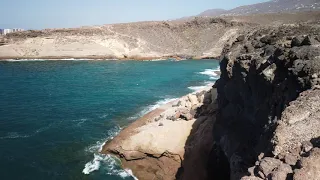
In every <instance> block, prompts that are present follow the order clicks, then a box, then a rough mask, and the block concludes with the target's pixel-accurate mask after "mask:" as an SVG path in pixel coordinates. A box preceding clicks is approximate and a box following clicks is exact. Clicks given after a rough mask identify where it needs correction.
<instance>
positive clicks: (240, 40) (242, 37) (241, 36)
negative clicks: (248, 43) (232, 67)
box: [236, 35, 245, 42]
mask: <svg viewBox="0 0 320 180" xmlns="http://www.w3.org/2000/svg"><path fill="white" fill-rule="evenodd" d="M244 39H245V36H244V35H240V36H239V37H237V40H236V42H242V41H244Z"/></svg>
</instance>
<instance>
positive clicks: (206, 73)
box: [199, 69, 218, 77]
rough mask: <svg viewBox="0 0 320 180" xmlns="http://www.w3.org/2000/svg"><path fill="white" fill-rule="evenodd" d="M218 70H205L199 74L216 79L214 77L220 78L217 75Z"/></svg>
mask: <svg viewBox="0 0 320 180" xmlns="http://www.w3.org/2000/svg"><path fill="white" fill-rule="evenodd" d="M216 72H217V70H216V69H205V70H204V71H202V72H199V74H203V75H207V76H210V77H214V76H218V74H217V73H216Z"/></svg>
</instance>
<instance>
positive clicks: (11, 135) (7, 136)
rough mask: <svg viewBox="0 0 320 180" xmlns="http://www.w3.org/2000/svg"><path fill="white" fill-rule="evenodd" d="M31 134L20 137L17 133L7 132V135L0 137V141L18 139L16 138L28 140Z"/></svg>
mask: <svg viewBox="0 0 320 180" xmlns="http://www.w3.org/2000/svg"><path fill="white" fill-rule="evenodd" d="M32 135H33V134H31V135H22V134H19V133H18V132H9V133H7V135H6V136H3V137H0V139H18V138H28V137H30V136H32Z"/></svg>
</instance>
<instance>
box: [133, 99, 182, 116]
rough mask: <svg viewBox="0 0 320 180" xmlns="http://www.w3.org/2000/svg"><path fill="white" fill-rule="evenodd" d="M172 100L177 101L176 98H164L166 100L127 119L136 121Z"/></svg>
mask: <svg viewBox="0 0 320 180" xmlns="http://www.w3.org/2000/svg"><path fill="white" fill-rule="evenodd" d="M174 100H177V98H166V99H163V100H160V101H157V102H156V103H154V104H152V105H149V106H147V107H145V108H144V109H143V110H142V111H140V112H139V113H137V114H135V115H134V116H131V117H129V118H128V119H129V120H135V119H138V118H140V117H142V116H143V115H145V114H147V113H149V112H151V111H153V110H155V109H157V108H159V107H161V106H162V105H165V104H167V103H169V102H172V101H174Z"/></svg>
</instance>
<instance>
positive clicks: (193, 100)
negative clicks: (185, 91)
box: [188, 94, 199, 105]
mask: <svg viewBox="0 0 320 180" xmlns="http://www.w3.org/2000/svg"><path fill="white" fill-rule="evenodd" d="M188 99H189V101H190V102H191V105H194V104H198V103H199V101H198V98H197V96H196V95H193V94H189V95H188Z"/></svg>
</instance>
